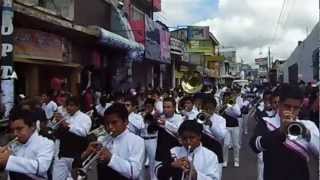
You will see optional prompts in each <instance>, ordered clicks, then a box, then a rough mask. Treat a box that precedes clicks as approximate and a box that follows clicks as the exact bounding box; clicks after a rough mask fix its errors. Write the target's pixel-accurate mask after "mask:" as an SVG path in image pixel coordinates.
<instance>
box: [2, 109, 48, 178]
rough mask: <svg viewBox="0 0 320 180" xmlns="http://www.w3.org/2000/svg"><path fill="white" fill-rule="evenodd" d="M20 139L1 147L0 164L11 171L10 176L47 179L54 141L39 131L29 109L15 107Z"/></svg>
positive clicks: (13, 126) (15, 126) (13, 121)
mask: <svg viewBox="0 0 320 180" xmlns="http://www.w3.org/2000/svg"><path fill="white" fill-rule="evenodd" d="M10 120H11V125H10V126H11V129H12V131H13V132H14V135H15V137H16V138H17V143H15V144H12V146H11V147H10V149H9V148H8V147H2V148H0V167H1V168H5V170H6V171H8V172H9V178H10V180H44V179H47V178H48V170H49V168H50V165H51V162H52V160H53V155H54V144H53V141H51V140H49V139H47V138H45V137H42V136H40V135H39V134H38V132H37V131H35V126H34V122H33V119H32V115H31V113H30V112H29V111H25V110H15V111H13V113H12V114H11V116H10Z"/></svg>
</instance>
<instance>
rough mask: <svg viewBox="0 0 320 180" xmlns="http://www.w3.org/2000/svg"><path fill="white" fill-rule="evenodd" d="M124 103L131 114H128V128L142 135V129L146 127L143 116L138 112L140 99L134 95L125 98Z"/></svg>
mask: <svg viewBox="0 0 320 180" xmlns="http://www.w3.org/2000/svg"><path fill="white" fill-rule="evenodd" d="M124 105H125V106H126V108H127V110H128V113H129V116H128V121H129V124H128V129H129V131H131V132H132V133H134V134H136V135H138V136H140V134H141V131H142V129H143V128H144V126H145V125H144V122H143V117H142V116H141V115H140V114H137V113H136V109H137V107H138V101H137V99H136V98H134V97H130V98H125V100H124Z"/></svg>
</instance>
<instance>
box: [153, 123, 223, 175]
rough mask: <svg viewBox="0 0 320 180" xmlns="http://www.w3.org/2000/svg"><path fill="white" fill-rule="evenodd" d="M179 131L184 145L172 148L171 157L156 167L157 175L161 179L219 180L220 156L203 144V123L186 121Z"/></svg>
mask: <svg viewBox="0 0 320 180" xmlns="http://www.w3.org/2000/svg"><path fill="white" fill-rule="evenodd" d="M178 133H179V137H180V139H181V143H182V146H176V147H174V148H172V149H171V150H170V153H171V157H170V158H169V159H167V160H163V161H162V162H161V163H160V164H159V165H158V166H157V167H156V169H155V172H156V174H157V177H158V178H159V179H161V180H168V179H170V178H171V179H173V180H180V179H184V178H186V179H188V178H190V179H192V180H218V179H219V170H218V169H219V164H218V158H217V156H216V154H215V153H214V152H212V151H210V150H209V149H207V148H205V147H203V146H202V144H201V135H202V125H200V124H198V123H197V122H196V121H184V122H183V123H182V124H181V126H180V127H179V131H178Z"/></svg>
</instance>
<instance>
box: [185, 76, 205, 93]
mask: <svg viewBox="0 0 320 180" xmlns="http://www.w3.org/2000/svg"><path fill="white" fill-rule="evenodd" d="M181 87H182V89H183V91H184V92H186V93H188V94H194V93H197V92H200V91H201V89H202V87H203V77H202V75H201V74H200V72H198V71H188V72H186V73H184V75H183V76H182V80H181Z"/></svg>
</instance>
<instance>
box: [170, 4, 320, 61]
mask: <svg viewBox="0 0 320 180" xmlns="http://www.w3.org/2000/svg"><path fill="white" fill-rule="evenodd" d="M186 1H190V0H165V2H166V3H165V4H164V10H165V11H166V12H170V13H169V14H170V16H172V17H173V18H172V19H171V18H170V24H171V25H172V24H173V25H176V24H179V21H185V20H186V19H187V20H188V18H189V17H191V16H193V15H195V16H196V14H195V13H196V12H194V13H193V11H192V8H193V5H192V4H190V3H191V1H190V2H189V3H186ZM193 1H194V2H198V3H199V2H200V1H201V0H193ZM202 1H203V0H202ZM169 2H170V3H169ZM282 2H283V0H220V1H219V9H218V12H217V13H216V14H215V16H213V14H209V15H208V16H207V18H206V19H204V20H200V22H197V23H195V24H197V25H209V26H210V30H211V31H212V32H213V34H214V35H215V36H216V37H217V38H218V40H219V41H220V42H221V44H223V45H225V46H234V47H236V48H237V51H238V52H237V53H238V56H239V57H242V58H244V59H245V60H246V61H247V62H249V63H252V62H253V59H254V58H256V57H257V56H259V52H260V51H262V53H263V55H264V56H266V55H267V50H268V47H271V51H272V55H273V56H274V58H287V57H288V56H289V55H290V53H291V52H292V51H293V50H294V48H295V47H296V45H297V42H298V41H300V40H304V39H305V38H306V36H307V29H308V30H309V32H310V31H311V30H312V27H313V26H314V25H315V24H316V22H317V21H318V18H319V4H318V3H319V2H318V0H306V1H301V0H287V2H288V4H287V6H286V8H285V13H284V16H283V17H282V19H281V21H280V26H279V28H278V31H277V33H276V36H275V35H274V34H275V33H274V29H275V25H276V22H277V21H278V17H279V14H280V11H281V8H282ZM167 3H168V4H167ZM173 4H174V5H175V7H179V5H180V8H179V10H178V9H177V8H174V7H172V6H171V5H173ZM184 8H186V9H184ZM191 12H192V13H191ZM175 13H177V16H176V17H175ZM286 17H287V18H286ZM190 23H193V22H192V21H191V22H190ZM273 37H276V38H275V39H274V41H273Z"/></svg>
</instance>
